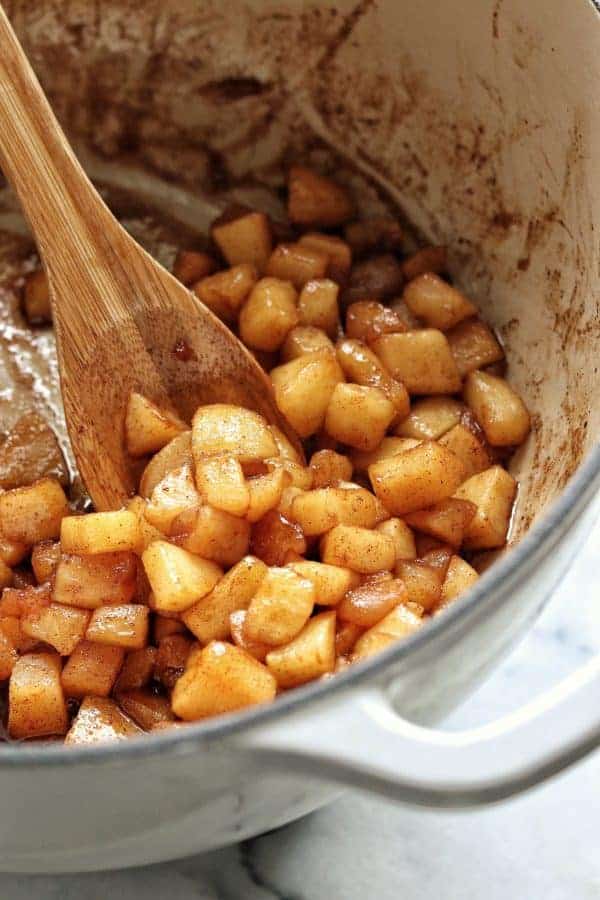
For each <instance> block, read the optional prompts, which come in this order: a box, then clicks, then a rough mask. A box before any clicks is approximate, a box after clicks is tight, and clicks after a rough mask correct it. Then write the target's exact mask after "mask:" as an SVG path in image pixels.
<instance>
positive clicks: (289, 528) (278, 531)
mask: <svg viewBox="0 0 600 900" xmlns="http://www.w3.org/2000/svg"><path fill="white" fill-rule="evenodd" d="M288 490H289V488H288ZM250 549H251V551H252V553H254V555H255V556H258V557H259V559H262V560H263V562H265V563H266V564H267V565H268V566H280V565H283V564H284V563H285V562H286V560H287V557H288V554H289V553H297V554H299V555H300V556H302V555H303V554H304V553H306V540H305V538H304V532H303V531H302V528H301V527H300V526H299V525H298V524H297V523H296V522H290V521H289V520H288V519H286V518H285V516H282V515H281V513H280V512H279V511H278V510H275V509H272V510H271V511H270V512H268V513H267V514H266V516H263V518H262V519H261V520H260V521H259V522H257V523H256V524H255V525H253V527H252V537H251V540H250Z"/></svg>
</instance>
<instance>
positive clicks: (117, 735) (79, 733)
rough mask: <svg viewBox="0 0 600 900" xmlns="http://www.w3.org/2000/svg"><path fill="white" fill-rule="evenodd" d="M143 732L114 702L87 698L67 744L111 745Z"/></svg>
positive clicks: (74, 722) (80, 708) (71, 729)
mask: <svg viewBox="0 0 600 900" xmlns="http://www.w3.org/2000/svg"><path fill="white" fill-rule="evenodd" d="M142 733H143V732H142V731H141V729H140V728H138V726H137V725H136V724H135V723H134V722H132V720H131V719H130V718H129V716H126V715H125V713H124V712H123V711H122V710H121V709H120V708H119V706H118V704H117V703H115V701H114V700H108V699H107V698H105V697H85V698H84V700H83V702H82V704H81V706H80V707H79V711H78V712H77V715H76V716H75V718H74V719H73V724H72V725H71V728H70V729H69V732H68V734H67V736H66V738H65V744H68V745H73V744H110V743H113V742H115V741H127V740H129V738H131V737H136V735H140V734H142Z"/></svg>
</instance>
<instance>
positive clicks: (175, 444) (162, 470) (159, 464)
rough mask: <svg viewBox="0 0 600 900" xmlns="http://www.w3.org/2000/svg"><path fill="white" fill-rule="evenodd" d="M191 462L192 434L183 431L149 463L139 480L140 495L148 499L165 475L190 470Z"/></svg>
mask: <svg viewBox="0 0 600 900" xmlns="http://www.w3.org/2000/svg"><path fill="white" fill-rule="evenodd" d="M193 461H194V460H193V457H192V432H191V431H183V432H182V433H181V434H178V435H177V437H175V438H173V440H172V441H169V443H168V444H167V445H166V446H165V447H163V448H162V450H159V451H158V453H155V454H154V456H153V457H152V459H151V460H150V461H149V463H148V465H147V466H146V468H145V469H144V471H143V473H142V477H141V479H140V495H141V496H142V497H146V498H149V497H150V496H151V495H152V492H153V490H154V488H155V487H156V485H157V484H159V483H160V482H161V481H162V480H163V479H164V478H165V476H166V475H168V474H169V473H170V472H172V471H173V470H174V469H183V468H184V467H185V466H189V467H190V468H191V466H192V463H193Z"/></svg>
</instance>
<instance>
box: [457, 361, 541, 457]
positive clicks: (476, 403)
mask: <svg viewBox="0 0 600 900" xmlns="http://www.w3.org/2000/svg"><path fill="white" fill-rule="evenodd" d="M463 396H464V398H465V402H466V403H467V405H468V406H469V407H470V408H471V410H472V411H473V413H474V415H475V418H476V419H477V421H478V422H479V424H480V425H481V427H482V428H483V430H484V432H485V436H486V438H487V439H488V441H489V442H490V444H491V445H492V447H511V446H516V445H518V444H521V443H522V442H523V441H524V440H525V438H526V437H527V435H528V434H529V429H530V427H531V420H530V418H529V413H528V411H527V407H526V406H525V404H524V403H523V401H522V400H521V398H520V397H519V395H518V394H517V392H516V391H515V390H513V388H512V387H511V386H510V385H509V384H508V382H506V381H505V380H504V378H497V377H496V376H495V375H490V374H489V372H480V371H476V372H471V373H470V375H468V376H467V380H466V381H465V387H464V391H463Z"/></svg>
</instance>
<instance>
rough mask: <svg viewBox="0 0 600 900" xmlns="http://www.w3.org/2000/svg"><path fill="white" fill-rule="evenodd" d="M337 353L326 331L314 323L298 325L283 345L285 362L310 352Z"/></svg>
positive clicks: (282, 351) (283, 360)
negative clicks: (316, 326) (315, 326)
mask: <svg viewBox="0 0 600 900" xmlns="http://www.w3.org/2000/svg"><path fill="white" fill-rule="evenodd" d="M323 351H325V352H326V353H331V354H333V353H335V347H334V346H333V344H332V343H331V341H330V339H329V338H328V337H327V335H326V334H325V332H324V331H322V330H321V329H320V328H314V327H313V326H312V325H296V327H295V328H292V330H291V331H290V332H289V334H288V336H287V337H286V339H285V341H284V342H283V346H282V347H281V361H282V362H283V363H287V362H291V361H292V360H293V359H298V357H299V356H306V355H307V354H309V353H320V352H323Z"/></svg>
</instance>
